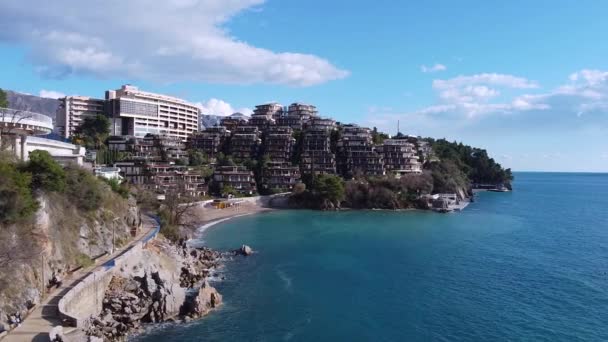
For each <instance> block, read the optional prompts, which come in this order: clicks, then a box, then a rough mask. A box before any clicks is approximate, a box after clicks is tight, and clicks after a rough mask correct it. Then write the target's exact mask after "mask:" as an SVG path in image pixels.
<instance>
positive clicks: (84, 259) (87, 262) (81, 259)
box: [76, 253, 94, 268]
mask: <svg viewBox="0 0 608 342" xmlns="http://www.w3.org/2000/svg"><path fill="white" fill-rule="evenodd" d="M93 264H94V262H93V259H91V257H89V256H88V255H86V254H83V253H78V254H76V265H77V266H78V267H82V268H86V267H89V266H92V265H93Z"/></svg>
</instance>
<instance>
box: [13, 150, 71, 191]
mask: <svg viewBox="0 0 608 342" xmlns="http://www.w3.org/2000/svg"><path fill="white" fill-rule="evenodd" d="M29 158H30V160H29V161H28V162H27V163H26V164H25V166H24V168H23V170H24V171H26V172H29V173H31V174H32V187H33V188H34V189H42V190H45V191H56V192H62V191H63V190H64V189H65V185H66V180H65V178H66V177H65V172H64V170H63V168H62V167H61V165H59V164H58V163H57V162H56V161H55V160H53V158H52V157H51V155H50V154H49V153H48V152H47V151H40V150H36V151H33V152H31V153H30V155H29Z"/></svg>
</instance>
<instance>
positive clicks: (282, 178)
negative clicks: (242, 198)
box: [262, 162, 301, 193]
mask: <svg viewBox="0 0 608 342" xmlns="http://www.w3.org/2000/svg"><path fill="white" fill-rule="evenodd" d="M262 179H263V184H262V186H263V187H264V188H265V189H267V190H269V191H271V192H274V193H278V192H288V191H291V190H293V187H294V186H295V185H296V184H298V183H299V182H300V179H301V177H300V168H299V167H297V166H292V165H291V164H290V163H285V162H270V163H268V165H267V167H266V168H265V169H264V172H263V176H262Z"/></svg>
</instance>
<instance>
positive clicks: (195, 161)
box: [188, 150, 209, 166]
mask: <svg viewBox="0 0 608 342" xmlns="http://www.w3.org/2000/svg"><path fill="white" fill-rule="evenodd" d="M188 163H189V164H190V166H201V165H204V164H208V163H209V158H207V156H206V155H205V154H204V153H203V152H201V151H198V150H190V151H189V152H188Z"/></svg>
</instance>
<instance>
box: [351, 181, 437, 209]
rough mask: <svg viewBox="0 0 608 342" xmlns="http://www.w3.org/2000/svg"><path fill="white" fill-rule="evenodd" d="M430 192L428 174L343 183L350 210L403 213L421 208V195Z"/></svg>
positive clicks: (431, 188) (422, 203)
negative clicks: (403, 210) (368, 209)
mask: <svg viewBox="0 0 608 342" xmlns="http://www.w3.org/2000/svg"><path fill="white" fill-rule="evenodd" d="M432 191H433V179H432V176H431V175H430V173H428V172H427V173H424V174H422V175H406V176H403V177H401V178H399V179H396V178H394V177H392V176H388V177H379V178H370V179H367V180H365V179H364V180H351V181H348V182H346V196H345V204H346V206H348V207H349V208H354V209H365V208H377V209H405V208H423V207H424V206H425V205H424V202H423V201H420V200H419V198H420V195H423V194H429V193H431V192H432Z"/></svg>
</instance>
